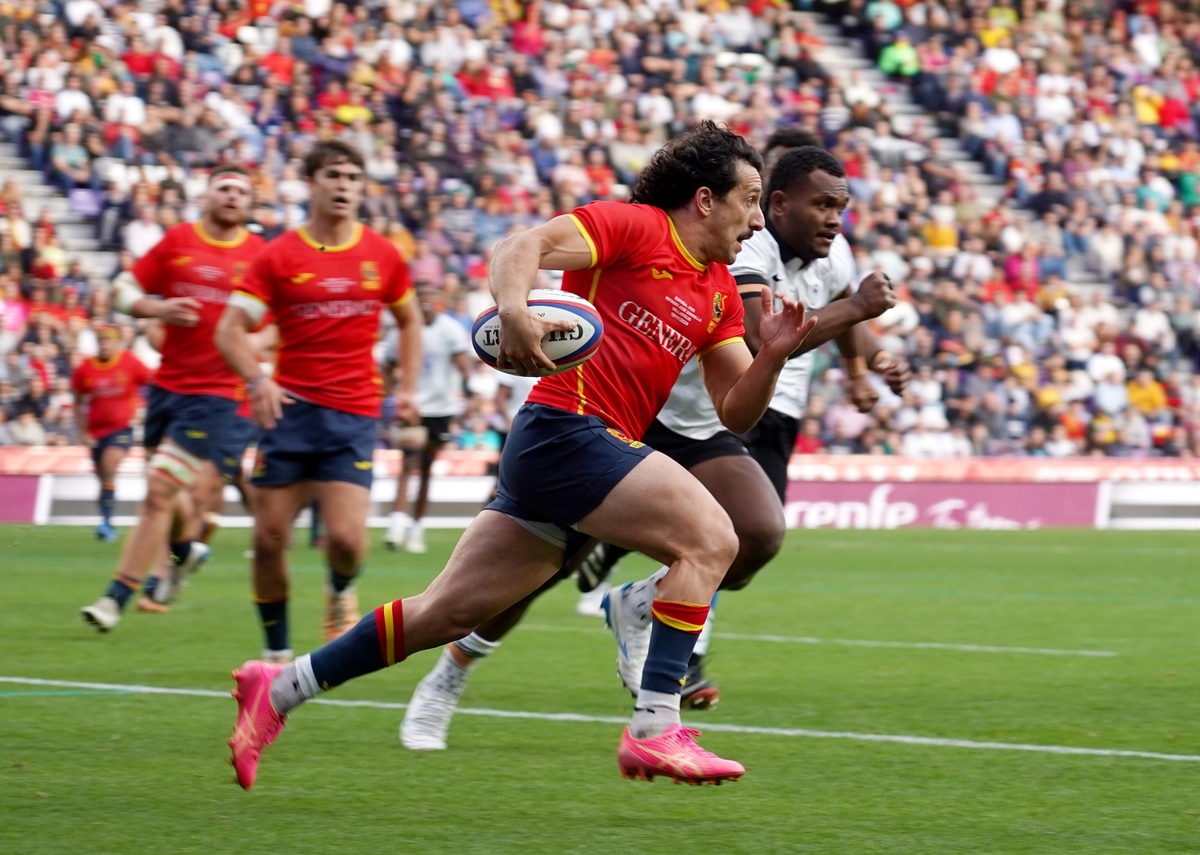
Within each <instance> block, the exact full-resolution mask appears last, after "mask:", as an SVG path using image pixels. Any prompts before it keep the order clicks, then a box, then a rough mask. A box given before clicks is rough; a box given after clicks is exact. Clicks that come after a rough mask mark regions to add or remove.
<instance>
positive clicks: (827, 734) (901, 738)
mask: <svg viewBox="0 0 1200 855" xmlns="http://www.w3.org/2000/svg"><path fill="white" fill-rule="evenodd" d="M0 683H16V684H19V685H24V686H53V687H56V688H60V689H95V690H96V691H103V692H113V691H116V692H128V693H129V694H131V695H187V696H190V697H200V698H221V699H228V698H229V692H217V691H213V690H212V689H171V688H165V687H162V686H139V685H128V684H123V683H81V682H75V681H72V680H44V679H39V678H37V677H0ZM310 703H314V704H323V705H325V706H331V707H360V708H367V709H376V710H403V709H406V708H407V707H408V704H401V703H392V702H387V701H339V700H334V699H331V698H315V699H314V700H312V701H310ZM456 713H457V714H458V715H478V716H485V717H487V718H515V719H529V720H534V721H566V722H576V723H583V724H614V725H621V724H628V722H629V719H628V718H618V717H616V716H600V715H584V714H582V713H542V712H525V711H519V710H493V709H487V708H481V707H474V708H472V707H460V708H459V709H458V710H456ZM704 729H705V730H708V731H719V732H721V733H745V734H752V735H757V736H789V737H798V738H804V739H851V740H855V741H857V742H891V743H895V744H899V745H924V746H928V747H931V748H973V749H977V750H986V751H1027V752H1032V753H1036V754H1075V755H1084V756H1088V757H1136V758H1140V759H1143V760H1170V761H1175V762H1183V763H1200V754H1161V753H1159V752H1157V751H1130V750H1127V749H1123V748H1079V747H1076V746H1072V745H1028V744H1025V743H1020V742H977V741H975V740H973V739H942V738H938V737H932V736H905V735H902V734H886V733H850V732H845V731H837V730H808V729H807V728H799V727H753V726H749V725H741V724H716V723H713V724H706V725H704Z"/></svg>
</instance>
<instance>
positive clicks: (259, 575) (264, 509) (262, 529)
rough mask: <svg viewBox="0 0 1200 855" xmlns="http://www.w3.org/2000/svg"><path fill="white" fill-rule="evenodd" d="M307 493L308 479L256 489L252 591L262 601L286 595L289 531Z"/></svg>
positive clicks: (309, 496)
mask: <svg viewBox="0 0 1200 855" xmlns="http://www.w3.org/2000/svg"><path fill="white" fill-rule="evenodd" d="M310 494H311V489H310V488H309V485H308V483H307V482H301V483H298V484H288V485H287V486H284V487H260V488H258V489H256V490H255V509H254V595H255V597H256V598H258V599H259V600H261V601H264V602H270V601H275V600H282V599H284V598H285V597H287V595H288V587H289V581H290V580H289V579H288V571H287V561H286V560H285V556H286V554H287V546H288V535H289V533H290V532H291V530H292V526H293V525H294V524H295V521H296V514H297V513H299V512H300V508H301V507H303V506H304V505H305V504H307V503H308V501H309V500H310V499H311V495H310Z"/></svg>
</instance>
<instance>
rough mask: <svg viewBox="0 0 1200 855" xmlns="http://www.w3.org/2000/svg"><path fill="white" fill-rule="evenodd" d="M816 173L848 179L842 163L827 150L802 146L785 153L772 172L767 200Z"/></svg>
mask: <svg viewBox="0 0 1200 855" xmlns="http://www.w3.org/2000/svg"><path fill="white" fill-rule="evenodd" d="M814 172H828V173H829V174H830V175H832V176H833V177H835V178H845V177H846V170H845V169H844V168H843V167H842V164H841V161H839V160H838V159H837V158H836V157H834V156H833V155H832V154H830V153H829V152H827V151H826V150H825V149H823V148H818V147H816V146H812V145H806V146H801V147H800V148H794V149H792V150H791V151H789V152H785V153H784V154H783V156H782V157H780V158H779V161H778V162H777V163H776V164H775V168H774V169H773V170H771V181H770V183H769V184H768V185H767V193H766V196H767V198H768V199H770V198H771V197H772V196H773V195H774V194H775V191H776V190H785V191H786V190H787V189H788V187H790V186H791V185H792V182H794V181H796V180H797V179H799V178H803V177H804V176H806V175H811V174H812V173H814Z"/></svg>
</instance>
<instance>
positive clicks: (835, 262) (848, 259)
mask: <svg viewBox="0 0 1200 855" xmlns="http://www.w3.org/2000/svg"><path fill="white" fill-rule="evenodd" d="M829 267H830V269H831V270H832V271H833V273H834V275H835V276H836V277H837V279H838V280H839V281H841V280H845V281H844V282H842V284H848V283H849V282H850V280H852V279H854V278H855V275H856V271H857V270H858V263H857V262H856V261H855V260H854V250H853V248H851V246H850V241H848V240H846V236H845V235H840V234H839V235H838V236H837V237H835V238H834V239H833V245H832V246H831V247H830V248H829Z"/></svg>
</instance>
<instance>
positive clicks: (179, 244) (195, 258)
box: [133, 222, 266, 401]
mask: <svg viewBox="0 0 1200 855" xmlns="http://www.w3.org/2000/svg"><path fill="white" fill-rule="evenodd" d="M265 243H266V242H265V241H264V240H263V239H262V238H261V237H259V236H258V235H256V234H252V233H251V232H248V231H246V230H245V229H243V230H242V234H241V236H240V237H238V238H236V239H234V240H231V241H219V240H215V239H213V238H211V237H209V236H208V235H206V234H205V233H204V229H203V227H202V226H201V225H200V223H198V222H196V223H181V224H179V225H177V226H174V227H172V228H171V229H170V230H169V231H168V232H167V233H166V234H165V235H163V239H162V240H160V241H159V242H158V243H157V244H155V246H154V248H153V249H151V250H150V251H149V252H148V253H146V254H145V255H143V256H142V257H141V258H139V259H138V261H137V263H136V264H135V265H134V266H133V275H134V277H135V278H136V279H137V281H138V284H139V285H141V286H142V290H143V291H145V292H146V293H147V294H154V295H157V296H159V297H164V298H171V297H194V298H195V299H197V300H199V301H200V322H199V323H198V324H196V326H194V327H180V326H174V325H172V324H165V325H164V326H165V329H166V337H165V338H164V339H163V346H162V365H161V366H159V369H158V372H157V373H156V374H155V376H154V385H155V386H158V387H159V388H162V389H166V390H167V391H168V392H175V393H178V394H180V395H216V396H218V397H221V398H229V399H231V400H235V401H240V400H242V399H243V398H245V394H246V393H245V384H244V383H242V380H241V378H240V377H238V375H237V374H235V373H234V371H233V369H232V368H230V367H229V365H228V364H227V363H226V362H225V358H224V357H223V356H221V354H220V352H219V351H218V350H217V346H216V345H215V344H213V336H214V334H215V333H216V329H217V321H219V320H220V319H221V314H222V313H223V312H224V311H225V304H226V303H227V302H228V301H229V295H230V294H231V293H233V291H234V289H235V287H237V284H238V282H239V281H240V280H241V279H242V277H243V276H245V275H246V272H247V271H248V270H249V269H250V264H251V262H253V261H254V259H255V258H256V257H257V256H258V254H259V253H260V252H261V251H262V249H263V246H264V245H265Z"/></svg>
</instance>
